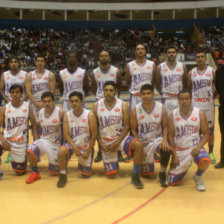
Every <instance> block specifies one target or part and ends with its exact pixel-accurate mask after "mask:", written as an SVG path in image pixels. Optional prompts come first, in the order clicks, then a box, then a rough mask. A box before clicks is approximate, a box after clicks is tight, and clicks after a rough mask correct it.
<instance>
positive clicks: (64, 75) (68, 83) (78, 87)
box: [59, 67, 86, 100]
mask: <svg viewBox="0 0 224 224" xmlns="http://www.w3.org/2000/svg"><path fill="white" fill-rule="evenodd" d="M85 72H86V71H85V69H82V68H79V67H77V69H76V70H75V71H74V72H73V73H70V72H69V71H68V69H67V68H65V69H64V70H61V71H60V72H59V75H60V77H61V80H62V82H63V85H64V92H63V96H62V99H63V100H68V99H69V95H70V93H71V92H73V91H77V92H81V93H82V95H83V97H84V96H85V94H84V91H83V80H84V77H85Z"/></svg>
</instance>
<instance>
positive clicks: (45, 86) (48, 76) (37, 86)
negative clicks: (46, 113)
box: [25, 55, 56, 122]
mask: <svg viewBox="0 0 224 224" xmlns="http://www.w3.org/2000/svg"><path fill="white" fill-rule="evenodd" d="M45 64H46V63H45V58H44V56H42V55H38V56H37V57H36V59H35V66H36V69H35V70H34V71H32V72H29V73H28V74H27V76H26V82H25V85H26V93H27V97H28V98H29V100H30V101H31V105H32V108H33V111H34V115H35V117H36V119H37V118H38V112H39V110H40V109H41V108H43V105H42V102H41V96H42V94H43V93H44V92H46V91H47V90H50V92H52V93H53V94H54V93H55V87H56V81H55V75H54V73H52V72H50V71H49V70H47V69H45ZM37 122H39V121H38V119H37Z"/></svg>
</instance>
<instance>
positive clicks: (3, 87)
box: [0, 73, 10, 103]
mask: <svg viewBox="0 0 224 224" xmlns="http://www.w3.org/2000/svg"><path fill="white" fill-rule="evenodd" d="M0 92H1V94H2V97H3V99H4V101H5V102H6V103H8V102H9V101H10V100H9V98H8V97H7V96H6V95H5V81H4V73H2V75H1V83H0Z"/></svg>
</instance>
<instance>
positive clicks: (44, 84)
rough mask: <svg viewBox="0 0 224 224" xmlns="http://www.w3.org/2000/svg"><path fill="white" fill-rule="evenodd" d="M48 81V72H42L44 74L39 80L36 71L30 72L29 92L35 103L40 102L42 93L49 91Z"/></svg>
mask: <svg viewBox="0 0 224 224" xmlns="http://www.w3.org/2000/svg"><path fill="white" fill-rule="evenodd" d="M49 79H50V71H48V70H47V69H45V70H44V74H43V75H42V76H41V77H40V78H39V77H38V76H37V71H36V70H34V71H32V72H31V80H32V87H31V88H32V89H31V92H32V94H33V95H34V97H35V99H36V100H37V101H39V102H40V101H41V96H42V94H43V93H44V92H46V91H49Z"/></svg>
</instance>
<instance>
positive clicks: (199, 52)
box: [195, 49, 206, 57]
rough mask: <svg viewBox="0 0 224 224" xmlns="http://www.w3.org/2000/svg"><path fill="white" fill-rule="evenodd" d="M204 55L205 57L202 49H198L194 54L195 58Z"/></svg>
mask: <svg viewBox="0 0 224 224" xmlns="http://www.w3.org/2000/svg"><path fill="white" fill-rule="evenodd" d="M201 53H202V54H204V55H205V56H206V51H205V50H203V49H198V50H197V51H196V52H195V57H196V56H197V54H201Z"/></svg>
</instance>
